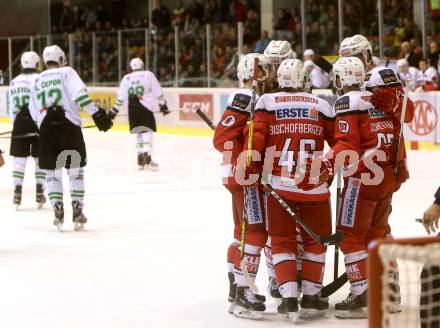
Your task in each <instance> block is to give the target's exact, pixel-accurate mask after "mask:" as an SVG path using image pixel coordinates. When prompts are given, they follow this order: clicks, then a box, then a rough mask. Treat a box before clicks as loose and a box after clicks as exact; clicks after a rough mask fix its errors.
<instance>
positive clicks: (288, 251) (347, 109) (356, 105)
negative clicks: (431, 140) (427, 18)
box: [214, 35, 414, 320]
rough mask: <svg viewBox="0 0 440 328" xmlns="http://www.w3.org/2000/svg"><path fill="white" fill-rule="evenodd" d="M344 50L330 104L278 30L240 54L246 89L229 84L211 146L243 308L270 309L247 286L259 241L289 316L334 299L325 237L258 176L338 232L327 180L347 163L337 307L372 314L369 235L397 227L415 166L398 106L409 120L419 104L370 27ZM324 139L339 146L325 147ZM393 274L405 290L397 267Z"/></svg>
mask: <svg viewBox="0 0 440 328" xmlns="http://www.w3.org/2000/svg"><path fill="white" fill-rule="evenodd" d="M339 56H340V58H339V59H338V60H337V61H336V63H335V64H334V65H333V69H332V78H333V84H334V87H335V88H336V89H337V90H338V93H339V96H340V97H339V98H338V99H337V100H336V103H335V104H334V106H333V108H332V107H331V106H330V105H329V104H328V102H327V101H325V100H323V99H320V98H319V97H317V96H315V95H313V94H312V93H311V90H310V87H309V84H310V83H309V79H308V76H307V70H306V69H305V68H304V64H303V62H302V61H301V60H299V59H296V54H295V53H294V52H293V51H292V49H291V46H290V44H289V43H288V42H286V41H271V42H270V43H269V45H268V47H267V48H266V50H265V52H264V54H255V53H250V54H247V55H245V56H244V57H243V58H242V59H241V61H240V63H239V64H238V67H237V75H238V78H239V81H240V82H241V83H242V85H243V88H242V89H239V90H237V91H235V92H234V93H233V94H231V95H230V97H229V100H228V104H227V107H226V109H225V112H224V114H223V116H222V118H221V121H220V123H219V124H218V125H217V127H216V130H215V135H214V146H215V148H216V149H217V150H218V151H220V152H222V154H223V170H222V172H223V184H224V185H225V187H226V188H227V189H228V190H229V191H230V192H231V194H232V208H233V219H234V240H233V242H232V243H231V245H230V246H229V248H228V251H227V263H228V276H229V282H230V292H229V302H230V308H229V312H230V313H234V314H235V315H236V316H239V317H245V318H250V319H260V318H262V317H263V313H264V311H265V309H266V306H265V297H264V296H262V295H258V294H256V293H254V292H253V291H252V290H251V288H250V285H251V284H252V283H253V281H255V277H256V275H257V272H258V268H259V262H260V256H261V255H260V253H261V250H262V249H264V251H265V257H266V264H267V269H268V275H269V287H268V289H269V291H270V295H271V296H272V297H274V298H278V299H279V301H280V302H279V306H278V312H279V313H281V314H283V315H284V316H285V317H286V318H287V319H288V320H295V318H296V317H297V316H299V318H301V319H311V318H316V317H321V316H323V315H324V314H325V311H326V310H327V309H328V308H329V303H328V298H323V297H321V295H320V291H321V289H322V283H323V276H324V266H325V253H326V246H324V245H321V244H318V243H317V242H316V241H315V240H314V239H312V238H311V237H310V236H309V235H308V234H307V233H306V232H305V231H304V230H303V229H302V228H301V227H298V226H297V224H296V223H295V220H294V219H293V218H292V217H291V215H290V214H289V213H288V212H287V211H286V210H285V209H284V208H283V207H282V206H281V205H280V204H279V203H278V202H277V201H276V199H275V198H274V197H272V196H271V195H270V194H269V193H268V192H267V190H266V189H265V188H264V186H262V180H261V179H265V181H267V183H269V184H270V185H271V186H272V188H273V189H274V190H275V191H276V193H277V194H278V195H280V196H281V197H282V198H283V199H284V200H285V202H286V203H287V204H288V205H289V206H290V207H291V208H292V209H293V210H294V211H295V212H296V213H297V214H298V215H299V216H300V217H301V218H302V220H303V221H305V222H306V223H307V224H308V225H309V227H310V228H311V229H312V230H313V231H314V232H315V233H317V234H319V235H330V234H331V228H332V224H331V208H330V193H329V189H328V188H329V185H330V184H331V182H332V179H333V177H334V176H335V172H337V171H339V169H343V171H344V172H345V173H344V187H343V189H342V193H341V196H340V204H341V205H340V206H339V209H338V214H337V222H338V224H337V229H338V230H340V231H342V232H343V234H344V237H343V240H342V242H341V243H340V245H339V246H340V249H341V250H342V252H343V253H344V255H345V269H346V273H347V275H348V279H349V282H350V293H349V295H348V296H347V298H346V299H344V300H341V302H339V303H337V304H336V305H335V309H336V317H338V318H365V317H366V316H367V313H366V307H367V289H368V279H367V272H366V269H367V268H366V261H367V245H368V244H369V242H370V241H372V240H374V239H378V238H386V237H391V229H390V226H389V224H388V217H389V215H390V213H391V199H392V196H393V193H394V192H396V191H397V190H398V189H399V187H400V185H401V184H402V183H403V182H404V181H405V180H406V179H408V177H409V175H408V170H407V165H406V155H405V149H404V143H403V142H402V143H400V147H401V149H400V151H398V152H397V151H396V147H397V145H398V140H399V138H400V120H401V114H402V109H403V107H406V111H405V115H404V121H405V122H410V121H411V120H412V117H413V112H414V106H413V103H412V102H411V100H410V99H405V96H404V94H405V91H404V88H403V83H402V82H401V81H400V80H399V78H398V77H397V76H396V74H395V73H394V72H393V71H392V70H391V69H389V68H386V67H375V66H374V64H373V63H372V57H373V52H372V47H371V44H370V43H369V41H368V40H367V39H366V38H365V37H364V36H362V35H355V36H353V37H349V38H346V39H344V40H343V42H342V43H341V45H340V48H339ZM256 59H257V60H256ZM255 63H258V64H257V66H256V65H255ZM255 70H258V72H257V74H255V75H254V73H256V72H255ZM253 80H254V81H255V80H257V81H258V87H257V88H256V89H257V94H258V96H257V98H258V100H257V101H256V105H255V112H254V116H253V122H249V118H250V112H251V107H252V91H251V90H252V86H253ZM254 83H255V82H254ZM254 85H255V84H254ZM405 100H407V101H405ZM404 103H406V105H405V106H404ZM252 124H253V133H250V130H251V128H250V126H251V125H252ZM250 134H252V135H250ZM250 138H251V139H252V141H251V142H249V139H250ZM325 141H326V142H327V144H328V146H329V147H330V148H331V149H330V150H329V151H328V152H326V153H325V154H324V153H323V151H324V142H325ZM248 145H252V152H253V155H252V162H251V163H245V162H246V153H247V151H248ZM243 154H244V155H243ZM353 154H354V155H355V156H353ZM395 154H398V158H395V157H396V155H395ZM377 169H379V170H377ZM366 177H367V179H366ZM374 178H376V179H374ZM369 179H372V180H375V181H374V182H373V183H371V182H370V183H369V182H368V181H370V180H369ZM243 220H245V224H244V225H242V223H243ZM243 227H245V231H242V228H243ZM242 232H243V235H242ZM242 237H244V256H243V253H240V251H241V245H240V241H241V240H242ZM241 260H242V263H243V261H244V263H245V265H244V269H242V267H241V266H240V263H241V262H240V261H241ZM244 271H246V272H244ZM390 280H393V281H391V282H393V288H395V289H396V290H398V288H399V287H398V277H392V278H390ZM301 294H302V295H301ZM392 301H394V303H395V307H394V308H393V309H391V310H390V311H399V303H400V299H399V298H396V299H394V300H392Z"/></svg>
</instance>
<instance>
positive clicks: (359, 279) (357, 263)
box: [345, 251, 368, 295]
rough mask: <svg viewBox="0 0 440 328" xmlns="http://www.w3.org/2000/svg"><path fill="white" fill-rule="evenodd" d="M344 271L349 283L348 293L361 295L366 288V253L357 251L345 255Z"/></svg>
mask: <svg viewBox="0 0 440 328" xmlns="http://www.w3.org/2000/svg"><path fill="white" fill-rule="evenodd" d="M345 271H346V272H347V276H348V280H349V281H350V291H351V292H352V293H353V294H355V295H361V294H363V293H364V292H365V291H366V290H367V288H368V283H367V252H366V251H359V252H355V253H349V254H346V255H345Z"/></svg>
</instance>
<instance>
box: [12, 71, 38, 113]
mask: <svg viewBox="0 0 440 328" xmlns="http://www.w3.org/2000/svg"><path fill="white" fill-rule="evenodd" d="M37 76H38V73H30V74H25V73H21V74H20V75H18V76H17V77H15V78H14V79H13V80H12V81H11V83H10V85H9V111H10V114H11V116H12V118H15V116H16V115H17V114H18V113H19V112H20V109H21V108H22V106H24V105H27V104H28V103H29V99H30V93H31V87H32V85H33V84H34V82H35V79H36V78H37Z"/></svg>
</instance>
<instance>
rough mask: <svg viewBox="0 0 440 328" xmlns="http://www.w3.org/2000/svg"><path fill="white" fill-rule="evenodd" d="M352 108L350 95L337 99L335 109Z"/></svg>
mask: <svg viewBox="0 0 440 328" xmlns="http://www.w3.org/2000/svg"><path fill="white" fill-rule="evenodd" d="M349 108H350V98H349V97H348V96H344V97H341V98H339V99H338V100H336V102H335V111H336V112H337V111H338V110H344V109H349Z"/></svg>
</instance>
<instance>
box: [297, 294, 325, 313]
mask: <svg viewBox="0 0 440 328" xmlns="http://www.w3.org/2000/svg"><path fill="white" fill-rule="evenodd" d="M327 309H328V301H325V300H324V299H322V298H321V297H320V296H319V294H316V295H303V296H302V299H301V309H300V310H299V315H298V316H299V318H300V319H315V318H320V317H323V316H324V315H325V310H327Z"/></svg>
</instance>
